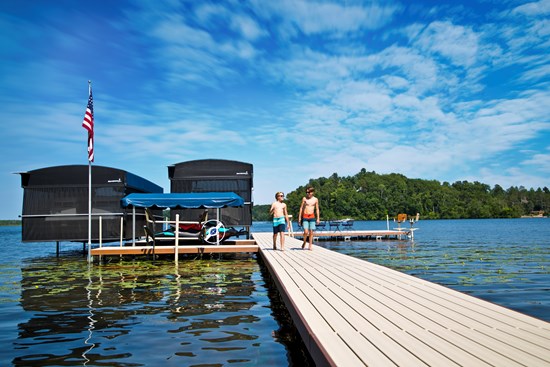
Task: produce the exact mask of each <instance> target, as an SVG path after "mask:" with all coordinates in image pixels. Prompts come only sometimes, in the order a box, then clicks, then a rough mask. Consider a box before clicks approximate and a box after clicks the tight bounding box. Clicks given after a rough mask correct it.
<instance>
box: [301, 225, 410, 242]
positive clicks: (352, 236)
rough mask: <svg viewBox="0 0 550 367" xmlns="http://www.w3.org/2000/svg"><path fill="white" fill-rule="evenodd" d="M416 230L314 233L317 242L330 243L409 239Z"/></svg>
mask: <svg viewBox="0 0 550 367" xmlns="http://www.w3.org/2000/svg"><path fill="white" fill-rule="evenodd" d="M414 229H416V228H413V230H410V229H400V230H391V229H388V230H342V231H314V232H313V233H314V234H313V236H314V239H315V240H319V241H323V240H326V241H330V240H334V239H344V240H360V239H365V240H387V239H397V240H400V239H407V238H410V237H411V236H412V235H413V233H414ZM303 235H304V234H303V232H296V231H295V232H293V233H292V234H291V236H292V237H295V238H303Z"/></svg>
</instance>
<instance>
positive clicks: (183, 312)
mask: <svg viewBox="0 0 550 367" xmlns="http://www.w3.org/2000/svg"><path fill="white" fill-rule="evenodd" d="M390 226H391V227H393V224H390ZM418 226H419V227H420V229H419V230H418V231H417V232H416V235H415V237H416V238H415V240H414V241H331V242H318V244H319V245H320V246H323V247H326V248H329V249H332V250H335V251H338V252H342V253H345V254H348V255H351V256H355V257H359V258H362V259H365V260H368V261H372V262H374V263H378V264H381V265H385V266H388V267H391V268H394V269H397V270H400V271H404V272H406V273H409V274H412V275H415V276H418V277H421V278H424V279H427V280H430V281H434V282H437V283H440V284H444V285H447V286H450V287H451V288H454V289H457V290H460V291H463V292H467V293H469V294H472V295H475V296H478V297H481V298H484V299H487V300H490V301H493V302H496V303H499V304H501V305H504V306H506V307H510V308H513V309H516V310H518V311H521V312H524V313H527V314H530V315H532V316H535V317H538V318H541V319H545V320H548V321H550V289H549V286H550V270H549V269H550V219H546V220H545V219H534V220H530V219H528V220H496V221H495V220H485V221H481V220H478V221H420V222H419V223H418ZM354 227H355V229H385V228H386V222H356V224H355V225H354ZM269 230H271V228H270V223H255V224H254V231H269ZM20 237H21V234H20V227H0V240H1V243H2V246H3V248H4V255H3V257H2V258H0V290H1V292H0V330H1V331H2V333H0V345H2V348H0V365H1V366H7V365H13V366H30V365H33V366H82V365H87V366H107V365H108V366H157V365H162V366H199V365H201V366H228V365H230V366H256V365H269V366H284V365H289V364H292V365H300V366H307V365H312V362H311V360H310V359H309V357H308V356H307V354H306V353H305V352H304V349H303V344H302V343H301V341H300V340H299V338H298V337H297V335H296V333H295V330H293V329H292V327H291V326H290V325H289V324H288V314H286V312H285V310H284V307H283V306H282V305H281V303H280V302H279V300H278V298H277V294H276V292H274V291H273V290H272V289H271V288H270V287H269V286H268V285H266V283H265V282H266V280H268V279H269V277H268V276H267V274H266V273H265V268H263V267H262V266H261V264H259V262H258V261H257V259H256V257H255V256H252V255H237V256H226V257H219V256H218V257H215V258H208V259H192V258H187V259H183V260H181V261H180V262H179V266H176V265H175V264H174V262H173V260H165V261H156V262H155V263H152V262H151V261H150V260H147V259H137V260H135V261H131V260H125V261H119V259H118V258H117V259H113V260H112V261H110V262H107V263H104V264H101V265H98V264H94V265H93V266H91V267H88V264H87V262H86V260H85V258H84V257H83V255H82V254H81V249H82V245H73V244H62V246H61V249H62V254H61V256H60V258H59V259H58V258H56V257H55V244H53V243H46V244H36V243H31V244H21V243H20ZM23 251H25V252H23Z"/></svg>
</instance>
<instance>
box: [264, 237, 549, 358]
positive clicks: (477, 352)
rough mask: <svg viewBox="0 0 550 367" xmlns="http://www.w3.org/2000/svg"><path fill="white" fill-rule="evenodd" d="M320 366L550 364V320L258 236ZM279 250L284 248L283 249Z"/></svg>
mask: <svg viewBox="0 0 550 367" xmlns="http://www.w3.org/2000/svg"><path fill="white" fill-rule="evenodd" d="M253 238H254V239H255V240H256V242H257V244H258V245H259V247H260V253H261V256H262V258H263V260H264V262H265V263H266V265H267V267H268V268H269V270H270V273H271V275H272V277H273V279H274V281H275V283H276V285H277V287H278V288H279V292H280V294H281V297H282V298H283V300H284V302H285V304H286V306H287V308H288V311H289V313H290V315H291V316H292V318H293V320H294V323H295V325H296V327H297V328H298V330H299V332H300V335H301V336H302V338H303V340H304V343H305V344H306V346H307V348H308V350H309V352H310V354H311V355H312V357H313V359H314V360H315V363H316V364H317V365H318V366H323V365H334V366H345V367H348V366H407V367H409V366H438V367H439V366H467V367H469V366H506V367H508V366H550V323H548V322H545V321H542V320H539V319H536V318H533V317H530V316H527V315H524V314H521V313H518V312H515V311H512V310H509V309H507V308H504V307H501V306H498V305H495V304H493V303H490V302H486V301H483V300H481V299H478V298H475V297H472V296H468V295H466V294H463V293H460V292H458V291H454V290H451V289H449V288H446V287H443V286H440V285H437V284H434V283H431V282H428V281H425V280H422V279H419V278H416V277H413V276H410V275H407V274H404V273H400V272H398V271H394V270H391V269H389V268H385V267H383V266H380V265H376V264H373V263H370V262H367V261H364V260H360V259H357V258H353V257H351V256H347V255H343V254H339V253H337V252H334V251H330V250H327V249H324V248H322V247H319V246H315V245H314V247H313V248H314V251H308V250H302V249H301V243H302V241H300V240H297V239H295V238H291V237H288V236H287V237H286V239H285V245H286V246H285V248H286V251H284V252H283V251H274V250H273V249H272V241H273V235H272V234H271V233H254V234H253ZM278 245H279V244H278Z"/></svg>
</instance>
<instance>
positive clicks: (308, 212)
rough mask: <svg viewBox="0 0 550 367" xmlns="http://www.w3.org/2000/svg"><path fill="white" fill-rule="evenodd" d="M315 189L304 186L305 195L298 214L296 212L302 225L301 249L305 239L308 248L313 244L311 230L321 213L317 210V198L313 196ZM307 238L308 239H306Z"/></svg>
mask: <svg viewBox="0 0 550 367" xmlns="http://www.w3.org/2000/svg"><path fill="white" fill-rule="evenodd" d="M313 194H315V189H314V188H313V187H311V186H308V187H307V188H306V196H305V197H303V198H302V204H301V205H300V214H298V222H300V223H302V227H304V243H303V244H302V249H303V248H305V247H306V241H307V242H309V250H310V251H311V250H312V246H313V231H314V230H315V225H316V224H319V221H320V218H321V214H320V212H319V200H317V198H316V197H315V196H313ZM308 240H309V241H308Z"/></svg>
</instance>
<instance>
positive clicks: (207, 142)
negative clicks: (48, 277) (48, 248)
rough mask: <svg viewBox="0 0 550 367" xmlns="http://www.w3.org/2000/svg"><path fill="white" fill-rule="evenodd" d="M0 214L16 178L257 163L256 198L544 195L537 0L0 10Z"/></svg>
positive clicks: (549, 87)
mask: <svg viewBox="0 0 550 367" xmlns="http://www.w3.org/2000/svg"><path fill="white" fill-rule="evenodd" d="M0 40H1V41H0V42H1V46H2V47H0V56H1V57H0V70H1V72H0V121H1V126H2V134H0V139H1V140H0V154H1V156H2V159H1V161H0V174H1V182H2V190H0V200H1V203H2V205H0V219H14V218H17V216H18V215H19V214H20V213H21V206H22V195H23V190H22V189H21V187H20V178H19V175H15V174H13V173H14V172H21V171H27V170H33V169H38V168H42V167H49V166H57V165H65V164H87V153H86V131H85V130H84V129H83V128H82V126H81V123H82V118H83V116H84V111H85V108H86V103H87V97H88V80H91V81H92V86H93V92H94V108H95V123H96V130H95V134H96V141H95V157H96V159H95V164H96V165H101V166H108V167H115V168H120V169H124V170H127V171H129V172H132V173H135V174H137V175H140V176H143V177H145V178H147V179H149V180H151V181H153V182H155V183H157V184H159V185H161V186H163V187H164V188H165V191H166V192H168V191H169V180H168V174H167V168H166V167H167V166H169V165H172V164H175V163H179V162H183V161H188V160H194V159H205V158H216V159H218V158H219V159H230V160H239V161H244V162H249V163H252V164H253V165H254V171H255V172H254V200H255V203H256V204H267V203H270V202H271V201H272V200H273V199H274V197H273V194H274V193H275V192H276V191H284V192H288V191H291V190H294V189H295V188H297V187H298V186H300V185H304V184H306V183H307V182H308V180H309V179H310V178H318V177H328V176H330V175H332V174H333V173H337V174H338V175H340V176H347V175H354V174H356V173H357V172H359V171H360V170H361V169H362V168H365V169H366V170H367V171H376V172H377V173H392V172H396V173H402V174H404V175H406V176H407V177H410V178H423V179H430V180H431V179H435V180H439V181H441V182H443V181H447V182H450V183H453V182H455V181H459V180H460V181H461V180H468V181H479V182H483V183H486V184H489V185H491V186H493V185H495V184H499V185H501V186H502V187H504V188H505V189H506V188H508V187H510V186H525V187H527V188H531V187H534V188H538V187H544V186H547V187H549V186H550V180H549V176H550V0H540V1H515V0H514V1H511V0H494V1H493V0H478V1H460V2H457V1H454V0H452V1H445V0H437V1H416V2H414V3H412V2H409V1H353V0H348V1H342V2H337V1H289V0H278V1H260V0H250V1H237V0H235V1H216V2H205V1H176V0H172V1H162V2H158V1H125V0H118V1H106V0H99V1H73V0H65V1H62V0H56V1H53V0H52V1H38V0H30V1H19V0H4V1H2V2H1V3H0Z"/></svg>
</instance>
